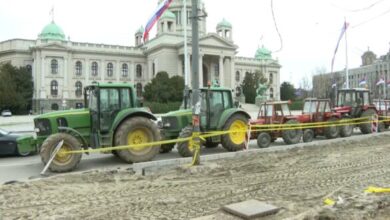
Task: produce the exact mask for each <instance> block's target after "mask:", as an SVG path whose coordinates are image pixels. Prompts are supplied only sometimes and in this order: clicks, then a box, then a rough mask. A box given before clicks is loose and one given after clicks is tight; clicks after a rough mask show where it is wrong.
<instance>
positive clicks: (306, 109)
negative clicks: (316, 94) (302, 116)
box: [303, 100, 317, 113]
mask: <svg viewBox="0 0 390 220" xmlns="http://www.w3.org/2000/svg"><path fill="white" fill-rule="evenodd" d="M316 108H317V102H316V101H310V100H309V101H306V102H305V105H304V106H303V113H314V112H316V110H317V109H316Z"/></svg>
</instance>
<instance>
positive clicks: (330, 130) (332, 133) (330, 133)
mask: <svg viewBox="0 0 390 220" xmlns="http://www.w3.org/2000/svg"><path fill="white" fill-rule="evenodd" d="M327 122H328V123H329V124H328V125H327V127H325V137H326V138H328V139H333V138H337V137H338V136H339V128H338V127H337V119H336V118H331V119H329V120H328V121H327Z"/></svg>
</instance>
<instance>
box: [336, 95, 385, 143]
mask: <svg viewBox="0 0 390 220" xmlns="http://www.w3.org/2000/svg"><path fill="white" fill-rule="evenodd" d="M333 111H334V112H336V113H340V114H341V116H342V118H343V119H352V118H362V120H361V121H360V122H364V121H367V123H361V124H359V125H358V126H359V128H360V131H361V132H362V133H363V134H369V133H371V132H372V123H371V122H369V121H370V120H371V118H372V117H373V116H374V115H378V112H377V110H376V107H375V105H374V104H372V102H371V97H370V90H368V89H363V88H355V89H340V90H338V92H337V102H336V107H335V108H333ZM356 122H359V121H356ZM353 127H354V125H349V126H343V127H341V129H340V136H341V137H348V136H351V135H352V132H353Z"/></svg>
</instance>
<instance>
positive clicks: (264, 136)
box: [257, 132, 272, 148]
mask: <svg viewBox="0 0 390 220" xmlns="http://www.w3.org/2000/svg"><path fill="white" fill-rule="evenodd" d="M271 140H272V138H271V135H270V134H269V133H268V132H260V134H259V136H257V146H258V147H259V148H266V147H269V145H270V144H271Z"/></svg>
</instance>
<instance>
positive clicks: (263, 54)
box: [255, 46, 272, 60]
mask: <svg viewBox="0 0 390 220" xmlns="http://www.w3.org/2000/svg"><path fill="white" fill-rule="evenodd" d="M255 58H256V59H258V60H270V59H272V53H271V51H269V50H268V49H267V48H265V47H264V46H262V47H261V48H259V49H257V51H256V55H255Z"/></svg>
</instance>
